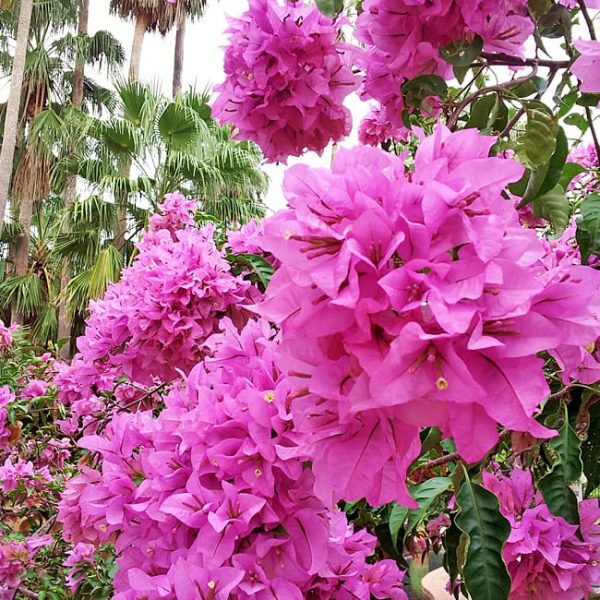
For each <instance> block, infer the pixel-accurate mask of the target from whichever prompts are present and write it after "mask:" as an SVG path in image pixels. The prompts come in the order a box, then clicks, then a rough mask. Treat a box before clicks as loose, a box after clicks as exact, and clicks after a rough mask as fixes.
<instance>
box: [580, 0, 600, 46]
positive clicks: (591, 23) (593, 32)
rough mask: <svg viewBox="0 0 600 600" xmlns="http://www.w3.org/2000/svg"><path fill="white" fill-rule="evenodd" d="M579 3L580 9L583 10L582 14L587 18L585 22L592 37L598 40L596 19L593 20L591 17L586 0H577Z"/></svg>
mask: <svg viewBox="0 0 600 600" xmlns="http://www.w3.org/2000/svg"><path fill="white" fill-rule="evenodd" d="M577 4H579V10H581V14H582V15H583V18H584V19H585V23H586V25H587V28H588V30H589V32H590V37H591V38H592V39H593V40H596V39H597V38H596V30H595V29H594V21H592V17H590V13H589V12H588V9H587V6H586V5H585V0H577Z"/></svg>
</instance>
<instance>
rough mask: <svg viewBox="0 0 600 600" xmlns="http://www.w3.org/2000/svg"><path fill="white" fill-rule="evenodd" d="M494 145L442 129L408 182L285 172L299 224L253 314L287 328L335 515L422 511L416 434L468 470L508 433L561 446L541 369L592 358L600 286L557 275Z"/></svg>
mask: <svg viewBox="0 0 600 600" xmlns="http://www.w3.org/2000/svg"><path fill="white" fill-rule="evenodd" d="M492 143H493V139H491V138H486V137H482V136H480V135H479V134H478V133H477V132H476V131H469V130H467V131H461V132H458V133H453V134H451V133H450V132H448V131H447V130H446V129H445V128H444V127H442V126H439V127H438V128H437V130H436V132H435V134H434V135H433V136H432V137H430V138H426V139H423V140H422V142H421V144H420V146H419V149H418V151H417V153H416V157H415V168H414V172H410V173H406V172H405V167H404V164H403V160H402V158H397V157H394V156H391V155H389V154H386V153H384V152H382V151H380V150H375V149H368V148H360V149H354V150H347V151H346V150H345V151H340V152H339V154H338V156H337V159H336V162H335V164H334V166H333V169H332V172H331V173H330V172H328V171H325V170H311V169H308V168H307V167H304V166H297V167H293V168H292V169H290V170H289V171H288V174H287V178H286V181H285V192H286V196H287V199H288V202H289V206H290V208H289V209H288V210H285V211H282V212H280V213H278V214H276V215H275V216H274V217H271V218H270V219H268V220H267V221H266V223H265V237H264V240H263V243H264V246H265V248H266V249H267V250H269V251H270V252H271V253H272V254H273V255H274V256H275V257H276V258H278V259H279V260H280V261H281V263H282V267H281V268H280V269H279V270H278V271H277V272H276V273H275V275H274V276H273V279H272V281H271V285H270V287H269V289H268V290H267V293H266V298H265V301H264V302H262V303H261V304H260V306H259V308H258V310H259V311H260V313H261V314H262V315H263V316H265V317H267V318H269V319H270V320H272V321H273V322H274V323H276V324H277V325H278V326H279V327H280V328H281V335H282V341H281V346H280V351H279V354H280V356H279V359H278V364H279V366H280V368H281V369H282V370H283V372H284V373H286V374H287V375H288V376H289V378H290V381H291V385H292V386H293V388H294V389H293V392H292V394H291V397H292V398H293V400H292V399H290V403H291V412H292V415H293V418H294V423H295V426H296V428H297V429H298V431H299V432H301V433H302V434H304V435H305V436H306V437H305V438H304V442H303V443H304V444H305V452H307V453H308V454H310V455H311V456H312V457H313V465H314V474H315V478H316V488H315V489H316V491H317V493H318V495H319V496H320V497H321V498H323V499H326V500H330V499H332V498H333V499H339V498H345V499H348V500H352V499H356V498H360V497H366V498H367V500H368V501H369V502H370V503H371V504H373V505H378V504H382V503H385V502H389V501H390V500H398V502H401V503H406V504H411V505H412V503H413V501H412V498H411V497H410V496H409V495H408V494H407V492H406V487H405V478H406V473H407V468H408V466H409V465H410V464H411V463H412V462H413V461H414V460H415V458H416V457H417V456H418V455H419V452H420V448H421V444H420V440H419V435H418V433H419V429H420V428H421V427H426V426H437V427H439V428H440V429H441V430H442V431H443V433H444V434H445V435H447V436H451V437H452V438H453V439H454V442H455V444H456V448H457V450H458V452H459V453H460V455H461V456H462V457H463V458H464V459H465V460H467V461H469V462H476V461H479V460H481V459H482V458H483V456H484V455H485V454H486V452H488V451H489V450H490V449H491V448H492V447H493V446H494V445H495V444H496V442H497V441H498V425H501V426H502V427H504V428H507V429H510V430H513V431H522V432H528V433H530V434H532V435H534V436H536V437H540V438H545V437H549V436H551V435H553V434H552V432H551V431H549V430H548V429H545V428H544V427H543V426H542V425H540V423H538V422H537V421H536V420H535V419H534V418H533V417H534V416H535V414H536V411H537V409H538V407H539V406H540V404H541V403H542V401H543V400H544V398H545V397H546V396H547V395H548V392H549V388H548V384H547V383H546V379H545V376H544V372H543V369H542V367H543V364H544V363H543V360H542V359H541V358H540V357H539V356H538V354H539V353H540V352H542V351H545V350H557V351H561V350H563V349H569V348H581V347H583V346H584V345H586V344H589V343H591V342H593V341H595V339H596V337H597V334H598V331H599V328H600V321H599V320H598V313H597V308H596V304H595V302H596V300H595V298H597V297H598V285H599V283H600V280H599V278H598V274H597V272H596V271H593V270H590V269H588V268H587V267H581V266H576V265H571V264H562V265H561V266H560V267H557V268H549V267H547V266H546V265H545V263H544V261H543V260H542V259H543V258H544V254H545V250H544V247H543V245H542V244H541V242H540V240H539V239H538V237H537V235H536V233H535V231H531V230H529V231H528V230H524V229H522V228H521V227H520V225H519V223H518V220H517V214H516V212H515V211H514V209H513V207H512V206H511V204H510V203H509V202H507V201H506V200H505V199H504V198H503V197H502V195H501V192H502V189H503V188H504V186H506V185H507V184H508V183H510V182H511V181H515V180H517V179H518V178H519V177H520V175H521V173H522V168H521V167H520V166H519V165H518V164H517V163H515V162H513V161H510V160H506V159H501V158H489V157H488V152H489V149H490V146H491V145H492ZM490 174H493V177H490ZM542 332H543V333H542Z"/></svg>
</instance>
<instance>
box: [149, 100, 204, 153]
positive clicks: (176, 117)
mask: <svg viewBox="0 0 600 600" xmlns="http://www.w3.org/2000/svg"><path fill="white" fill-rule="evenodd" d="M158 131H159V132H160V136H161V137H162V139H163V140H164V142H165V144H166V145H167V147H169V148H171V149H173V150H181V149H185V148H189V147H191V146H192V145H193V144H194V143H195V142H196V141H197V139H198V133H199V121H198V118H197V117H196V113H195V112H194V111H193V110H192V109H190V108H188V107H187V106H183V105H181V104H178V103H176V102H171V103H169V104H168V105H167V107H166V108H165V110H164V111H163V112H162V114H161V115H160V118H159V120H158Z"/></svg>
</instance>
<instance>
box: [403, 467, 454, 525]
mask: <svg viewBox="0 0 600 600" xmlns="http://www.w3.org/2000/svg"><path fill="white" fill-rule="evenodd" d="M451 485H452V479H451V478H450V477H433V478H432V479H427V480H425V481H423V482H422V483H419V484H417V485H415V486H414V487H412V488H410V489H409V491H410V495H411V496H412V497H413V498H414V500H415V502H417V503H418V505H419V508H414V509H410V510H409V511H408V523H407V526H406V530H407V531H411V530H412V529H413V528H414V527H416V526H417V525H418V524H419V523H420V522H421V521H422V520H423V519H424V518H425V517H426V516H427V514H428V511H429V509H430V508H431V506H432V505H433V503H434V502H435V500H436V498H438V497H439V496H440V495H441V494H443V493H444V492H445V491H447V490H448V489H449V488H450V486H451Z"/></svg>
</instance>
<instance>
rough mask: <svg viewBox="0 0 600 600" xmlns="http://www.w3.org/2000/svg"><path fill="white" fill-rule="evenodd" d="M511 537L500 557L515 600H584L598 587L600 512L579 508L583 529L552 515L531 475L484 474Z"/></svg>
mask: <svg viewBox="0 0 600 600" xmlns="http://www.w3.org/2000/svg"><path fill="white" fill-rule="evenodd" d="M483 482H484V485H485V487H486V488H487V489H488V490H490V491H491V492H493V493H494V494H496V495H497V496H498V499H499V501H500V511H501V512H502V514H503V516H504V517H505V518H506V519H508V521H509V522H510V525H511V528H512V531H511V534H510V537H509V538H508V541H507V542H506V544H505V545H504V548H503V551H502V554H503V557H504V560H505V561H506V564H507V566H508V570H509V572H510V576H511V579H512V587H511V592H510V599H511V600H529V599H531V598H556V600H581V599H582V598H587V597H589V595H590V594H591V593H592V591H593V589H592V586H594V585H599V584H600V567H599V566H598V565H599V564H600V506H599V504H598V500H597V499H590V500H584V501H582V502H580V503H579V516H580V520H581V525H580V527H577V525H571V524H570V523H568V522H567V521H565V520H564V519H563V518H562V517H560V516H555V515H553V514H552V513H551V512H550V510H549V509H548V507H547V505H546V504H545V503H544V502H543V500H542V498H541V496H540V494H539V493H537V492H536V491H535V489H534V487H533V481H532V477H531V473H530V472H529V471H523V470H521V469H518V468H515V469H513V471H512V472H511V474H510V475H509V476H503V475H501V474H497V475H495V476H494V475H492V474H491V473H488V472H484V473H483Z"/></svg>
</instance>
